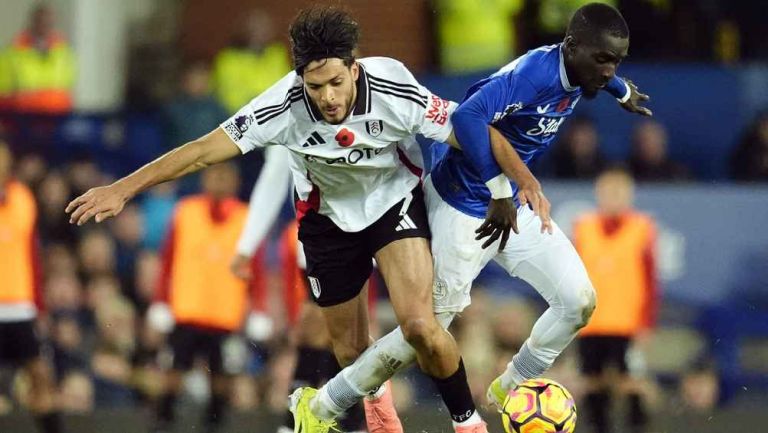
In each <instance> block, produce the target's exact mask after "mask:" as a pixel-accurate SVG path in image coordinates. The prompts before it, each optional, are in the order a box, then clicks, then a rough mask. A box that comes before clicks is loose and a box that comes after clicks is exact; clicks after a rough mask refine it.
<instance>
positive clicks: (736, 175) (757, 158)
mask: <svg viewBox="0 0 768 433" xmlns="http://www.w3.org/2000/svg"><path fill="white" fill-rule="evenodd" d="M731 176H732V177H733V179H735V180H739V181H761V182H765V181H768V112H765V113H762V114H760V115H759V116H758V117H757V119H755V120H754V121H753V122H752V124H750V126H749V127H748V128H747V130H746V132H745V133H744V135H743V136H742V137H741V140H740V141H739V145H738V146H737V147H736V148H735V149H734V151H733V154H732V156H731Z"/></svg>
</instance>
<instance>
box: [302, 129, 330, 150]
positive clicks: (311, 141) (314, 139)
mask: <svg viewBox="0 0 768 433" xmlns="http://www.w3.org/2000/svg"><path fill="white" fill-rule="evenodd" d="M318 144H325V140H323V137H321V136H320V134H318V133H317V131H315V132H313V133H312V134H310V136H309V138H307V141H305V142H304V144H302V145H301V147H309V146H317V145H318Z"/></svg>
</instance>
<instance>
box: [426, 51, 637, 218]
mask: <svg viewBox="0 0 768 433" xmlns="http://www.w3.org/2000/svg"><path fill="white" fill-rule="evenodd" d="M606 90H607V91H608V92H609V93H611V94H613V95H614V96H616V97H617V98H621V97H624V96H625V94H626V93H627V92H628V91H629V88H628V87H627V86H626V84H625V83H624V82H623V81H622V80H621V79H619V78H617V77H615V78H614V79H613V80H611V81H610V82H609V84H608V85H607V86H606ZM580 98H581V89H580V88H579V87H577V86H572V85H571V84H570V83H569V82H568V77H567V75H566V72H565V65H564V63H563V56H562V52H561V49H560V44H558V45H549V46H544V47H540V48H537V49H535V50H531V51H529V52H528V53H526V54H525V55H523V56H521V57H519V58H517V59H515V60H514V61H513V62H511V63H509V64H508V65H506V66H504V67H503V68H501V69H500V70H499V71H498V72H496V73H494V74H493V75H491V76H490V77H488V78H485V79H483V80H481V81H479V82H477V83H475V84H474V85H473V86H472V87H470V88H469V90H468V91H467V95H466V97H465V98H464V101H463V102H462V103H461V105H460V106H459V108H458V109H457V110H456V112H455V113H454V114H453V116H452V117H451V120H452V122H453V128H454V133H455V135H456V138H457V139H458V141H459V143H461V146H462V149H463V150H461V151H460V150H456V149H453V148H451V149H450V150H448V151H447V152H440V151H437V152H434V153H435V154H436V155H439V159H437V160H436V161H435V162H434V164H433V168H432V182H433V183H434V185H435V189H436V190H437V192H438V193H440V196H441V197H442V198H443V200H445V201H446V202H447V203H448V204H450V205H451V206H453V207H454V208H456V209H458V210H460V211H462V212H464V213H466V214H468V215H471V216H474V217H477V218H484V217H485V214H486V210H487V208H488V202H489V201H490V199H491V193H490V191H489V190H488V188H487V187H486V186H485V182H487V181H488V180H490V179H493V178H494V177H496V176H498V175H499V174H501V168H500V167H499V165H498V164H497V163H496V161H495V159H494V158H493V154H492V152H491V148H490V139H489V137H488V132H487V127H488V125H489V124H490V125H493V126H494V127H495V128H496V129H498V130H499V132H501V133H502V134H503V135H504V137H506V139H507V140H508V141H509V143H510V144H511V146H512V147H514V149H515V150H516V151H517V153H518V154H519V155H520V158H521V159H522V160H523V162H525V164H530V163H531V162H533V161H535V160H536V159H537V158H538V157H539V156H541V154H542V153H544V152H545V151H546V150H547V149H548V148H549V146H550V145H551V144H552V142H553V141H554V139H555V136H556V135H557V132H558V130H559V129H560V126H561V125H562V124H563V122H564V121H565V119H566V118H567V117H568V116H570V115H571V113H573V109H574V107H575V106H576V104H577V103H578V102H579V99H580ZM435 145H436V146H442V144H438V143H435ZM512 187H513V191H514V192H515V195H517V185H515V184H514V183H512Z"/></svg>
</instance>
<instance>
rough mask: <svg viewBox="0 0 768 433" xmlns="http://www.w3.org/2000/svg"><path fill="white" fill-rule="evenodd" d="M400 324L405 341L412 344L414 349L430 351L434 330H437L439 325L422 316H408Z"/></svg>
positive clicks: (432, 344)
mask: <svg viewBox="0 0 768 433" xmlns="http://www.w3.org/2000/svg"><path fill="white" fill-rule="evenodd" d="M400 326H401V327H402V329H403V336H404V337H405V341H407V342H408V344H410V345H411V346H413V347H414V348H415V349H416V351H422V350H428V351H431V348H432V346H434V344H435V343H434V340H435V336H436V332H437V331H438V330H439V326H438V325H437V323H435V321H434V320H428V319H427V318H422V317H416V318H410V319H406V320H405V321H403V323H401V324H400Z"/></svg>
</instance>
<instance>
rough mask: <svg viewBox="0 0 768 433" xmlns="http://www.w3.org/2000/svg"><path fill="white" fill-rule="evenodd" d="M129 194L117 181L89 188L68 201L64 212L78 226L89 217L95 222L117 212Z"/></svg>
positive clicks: (121, 208) (70, 221)
mask: <svg viewBox="0 0 768 433" xmlns="http://www.w3.org/2000/svg"><path fill="white" fill-rule="evenodd" d="M129 199H130V195H129V194H128V193H126V191H124V188H122V187H121V186H120V184H118V183H113V184H112V185H107V186H100V187H97V188H91V189H89V190H88V191H86V192H85V194H83V195H81V196H80V197H77V198H76V199H74V200H72V201H71V202H69V204H68V205H67V208H66V209H65V210H64V212H66V213H69V214H71V215H70V216H69V223H70V224H77V225H79V226H81V225H83V224H85V223H86V222H88V220H90V219H91V218H94V219H95V220H96V222H97V223H100V222H102V221H104V220H105V219H107V218H110V217H113V216H115V215H117V214H119V213H120V212H121V211H122V210H123V207H124V206H125V203H126V202H127V201H128V200H129Z"/></svg>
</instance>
